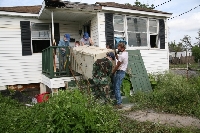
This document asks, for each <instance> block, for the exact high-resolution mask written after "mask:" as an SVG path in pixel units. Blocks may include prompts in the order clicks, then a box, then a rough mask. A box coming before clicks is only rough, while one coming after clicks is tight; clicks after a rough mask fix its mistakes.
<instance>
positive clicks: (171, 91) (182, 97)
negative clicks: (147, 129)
mask: <svg viewBox="0 0 200 133" xmlns="http://www.w3.org/2000/svg"><path fill="white" fill-rule="evenodd" d="M156 79H157V85H156V86H155V88H154V91H153V92H151V93H143V92H138V93H136V94H135V95H134V96H133V97H131V99H130V101H131V102H133V103H136V104H137V107H135V108H134V109H145V108H151V109H154V110H156V111H158V112H167V113H175V114H180V115H190V116H195V117H197V118H200V87H199V86H200V78H199V77H198V78H190V79H189V81H187V80H186V78H184V77H182V76H178V75H174V74H165V75H157V76H156Z"/></svg>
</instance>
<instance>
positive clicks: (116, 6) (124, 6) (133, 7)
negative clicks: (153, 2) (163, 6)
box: [95, 2, 172, 14]
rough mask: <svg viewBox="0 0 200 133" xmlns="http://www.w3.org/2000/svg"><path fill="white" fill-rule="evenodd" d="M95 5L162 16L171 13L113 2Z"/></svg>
mask: <svg viewBox="0 0 200 133" xmlns="http://www.w3.org/2000/svg"><path fill="white" fill-rule="evenodd" d="M95 4H96V5H100V6H104V7H115V8H122V9H131V10H137V11H146V12H154V13H162V14H172V13H167V12H162V11H158V10H153V9H147V8H141V7H138V6H132V5H125V4H119V3H115V2H96V3H95Z"/></svg>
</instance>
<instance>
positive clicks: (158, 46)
mask: <svg viewBox="0 0 200 133" xmlns="http://www.w3.org/2000/svg"><path fill="white" fill-rule="evenodd" d="M115 16H124V31H118V30H115V29H114V37H119V36H116V35H115V32H119V33H123V36H124V37H123V38H124V39H125V41H126V42H127V49H129V50H135V49H141V50H142V49H152V50H157V49H160V39H159V19H161V18H160V17H148V16H138V15H126V14H117V13H116V14H114V15H113V26H114V17H115ZM128 17H131V18H144V19H146V21H147V23H146V27H147V32H141V33H146V34H147V46H140V47H138V46H135V47H130V46H129V45H128V33H129V32H130V31H128V25H127V18H128ZM162 19H164V18H162ZM150 20H156V23H157V25H156V27H157V32H156V33H151V32H150ZM132 33H136V32H132ZM150 35H157V37H156V41H157V42H156V44H157V48H151V45H150Z"/></svg>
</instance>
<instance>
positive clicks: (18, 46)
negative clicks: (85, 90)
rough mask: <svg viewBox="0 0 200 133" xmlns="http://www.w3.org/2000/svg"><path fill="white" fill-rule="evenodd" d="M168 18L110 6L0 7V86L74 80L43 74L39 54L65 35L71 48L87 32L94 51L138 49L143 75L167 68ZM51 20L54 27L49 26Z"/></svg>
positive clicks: (46, 4)
mask: <svg viewBox="0 0 200 133" xmlns="http://www.w3.org/2000/svg"><path fill="white" fill-rule="evenodd" d="M171 15H172V14H171V13H166V12H161V11H157V10H150V9H143V8H139V7H134V6H128V5H123V4H118V3H114V2H105V3H100V2H97V3H95V4H91V5H90V4H86V3H79V2H74V3H72V2H51V1H50V0H45V1H44V2H43V3H42V5H38V6H18V7H0V62H1V63H0V86H1V89H2V88H5V86H7V85H9V86H12V85H15V87H16V85H18V86H19V85H20V86H23V85H27V84H33V83H35V84H40V83H43V84H44V85H47V86H48V87H49V88H58V87H64V85H65V84H64V81H71V80H72V79H73V77H59V78H49V77H48V76H46V75H44V74H43V72H42V50H43V49H45V48H47V47H49V46H51V45H52V42H51V33H52V32H53V33H54V38H55V40H56V43H57V44H58V42H59V40H60V39H62V38H63V35H64V34H65V33H69V34H70V35H71V44H72V45H73V44H74V41H79V40H80V38H81V37H82V35H83V33H84V32H88V33H89V34H90V36H91V38H92V39H93V41H94V43H95V45H96V46H98V47H102V48H105V44H106V43H109V44H111V45H114V42H115V40H117V39H122V40H125V41H126V42H127V49H129V50H135V49H139V50H140V52H141V55H142V57H143V60H144V64H145V67H146V69H147V72H149V73H150V72H158V71H165V70H168V69H169V59H168V58H169V52H168V41H167V40H168V39H167V37H168V28H167V18H169V17H170V16H171ZM52 22H53V23H54V25H52Z"/></svg>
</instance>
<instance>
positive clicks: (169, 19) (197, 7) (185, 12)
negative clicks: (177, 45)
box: [168, 5, 200, 20]
mask: <svg viewBox="0 0 200 133" xmlns="http://www.w3.org/2000/svg"><path fill="white" fill-rule="evenodd" d="M199 6H200V5H198V6H196V7H194V8H192V9H190V10H188V11H187V12H184V13H182V14H180V15H178V16H175V17H172V18H170V19H173V18H176V17H179V16H182V15H184V14H187V13H188V12H191V11H192V10H194V9H196V8H198V7H199ZM170 19H168V20H170Z"/></svg>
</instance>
